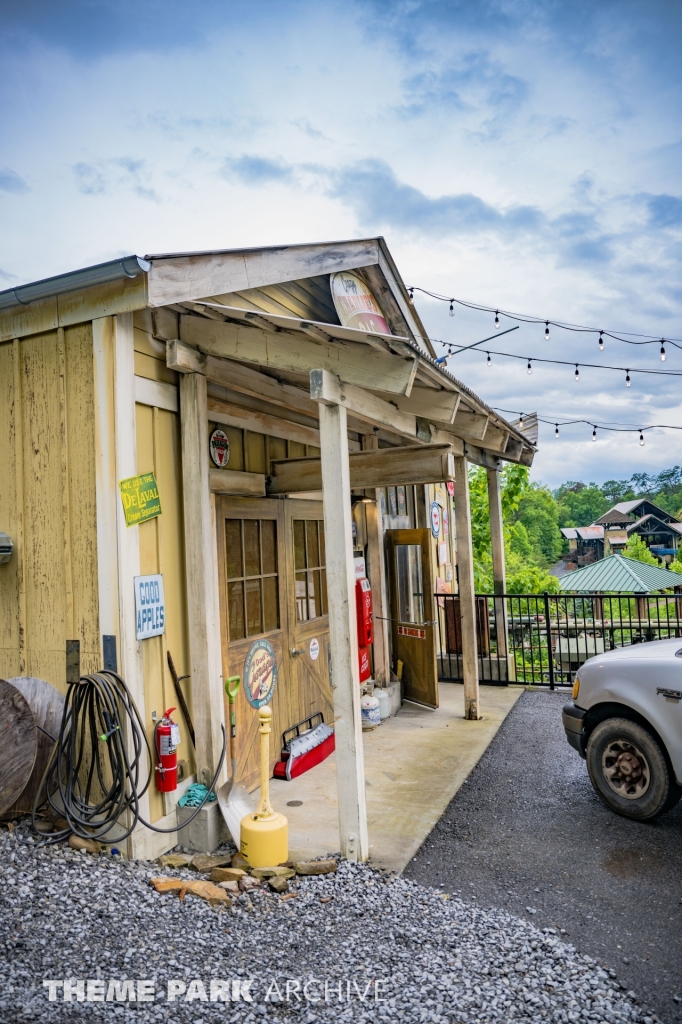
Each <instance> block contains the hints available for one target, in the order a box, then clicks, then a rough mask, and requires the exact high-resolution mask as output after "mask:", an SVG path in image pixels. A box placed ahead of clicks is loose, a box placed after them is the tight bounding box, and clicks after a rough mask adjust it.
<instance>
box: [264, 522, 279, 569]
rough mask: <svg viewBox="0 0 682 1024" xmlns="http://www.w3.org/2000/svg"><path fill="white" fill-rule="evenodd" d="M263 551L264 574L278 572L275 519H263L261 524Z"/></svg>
mask: <svg viewBox="0 0 682 1024" xmlns="http://www.w3.org/2000/svg"><path fill="white" fill-rule="evenodd" d="M260 538H261V553H262V556H263V575H264V576H267V575H268V574H269V573H273V572H277V540H276V536H275V521H274V519H261V524H260Z"/></svg>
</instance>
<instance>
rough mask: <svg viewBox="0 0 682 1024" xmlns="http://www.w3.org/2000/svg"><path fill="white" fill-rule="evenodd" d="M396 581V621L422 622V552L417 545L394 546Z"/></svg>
mask: <svg viewBox="0 0 682 1024" xmlns="http://www.w3.org/2000/svg"><path fill="white" fill-rule="evenodd" d="M395 560H396V576H397V580H398V619H399V621H400V622H414V623H422V622H423V621H424V587H423V583H422V551H421V547H420V546H419V544H396V548H395Z"/></svg>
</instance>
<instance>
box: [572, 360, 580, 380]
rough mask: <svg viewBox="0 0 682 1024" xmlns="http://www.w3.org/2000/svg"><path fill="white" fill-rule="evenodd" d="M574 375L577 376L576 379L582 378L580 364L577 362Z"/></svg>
mask: <svg viewBox="0 0 682 1024" xmlns="http://www.w3.org/2000/svg"><path fill="white" fill-rule="evenodd" d="M573 376H574V377H575V379H576V380H580V370H579V369H578V364H577V363H576V364H575V373H574V375H573Z"/></svg>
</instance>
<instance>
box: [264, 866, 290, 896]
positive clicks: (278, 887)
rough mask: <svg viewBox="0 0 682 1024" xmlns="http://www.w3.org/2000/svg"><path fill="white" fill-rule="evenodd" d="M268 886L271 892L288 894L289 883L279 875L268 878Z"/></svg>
mask: <svg viewBox="0 0 682 1024" xmlns="http://www.w3.org/2000/svg"><path fill="white" fill-rule="evenodd" d="M292 874H293V871H292ZM268 885H269V887H270V888H271V889H272V890H273V892H278V893H285V892H289V883H288V882H287V880H286V878H283V877H282V876H281V875H274V876H273V877H272V878H268Z"/></svg>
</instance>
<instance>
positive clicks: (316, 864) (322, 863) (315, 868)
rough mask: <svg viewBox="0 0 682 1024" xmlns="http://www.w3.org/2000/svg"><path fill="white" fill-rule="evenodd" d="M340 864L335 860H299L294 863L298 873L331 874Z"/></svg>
mask: <svg viewBox="0 0 682 1024" xmlns="http://www.w3.org/2000/svg"><path fill="white" fill-rule="evenodd" d="M338 866H339V865H338V862H337V861H335V860H299V861H296V863H295V864H294V869H295V871H296V874H297V875H329V874H331V872H333V871H336V869H337V868H338Z"/></svg>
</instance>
